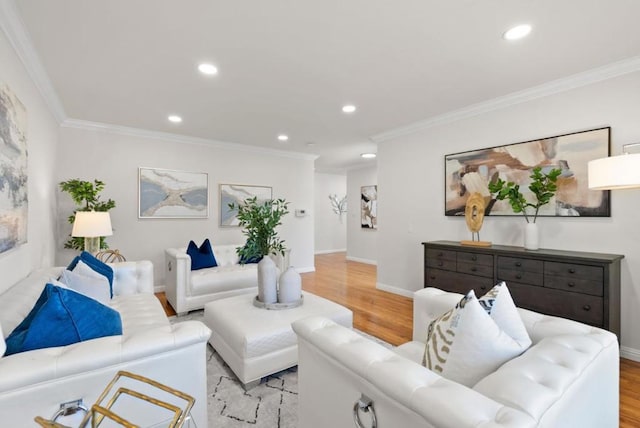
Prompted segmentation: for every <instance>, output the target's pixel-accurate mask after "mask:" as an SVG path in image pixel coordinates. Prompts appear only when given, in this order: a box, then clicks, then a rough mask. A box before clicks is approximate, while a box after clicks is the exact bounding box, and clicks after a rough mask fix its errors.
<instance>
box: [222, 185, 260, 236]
mask: <svg viewBox="0 0 640 428" xmlns="http://www.w3.org/2000/svg"><path fill="white" fill-rule="evenodd" d="M254 196H255V197H256V198H258V202H264V201H268V200H271V199H272V189H271V187H267V186H247V185H242V184H221V185H220V226H229V227H235V226H239V225H240V224H239V222H238V217H237V214H238V210H232V209H231V208H229V204H231V203H233V204H241V203H243V202H244V200H245V199H248V198H253V197H254Z"/></svg>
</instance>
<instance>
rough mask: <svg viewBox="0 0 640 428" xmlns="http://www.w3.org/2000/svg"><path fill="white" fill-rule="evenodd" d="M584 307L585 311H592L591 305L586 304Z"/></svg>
mask: <svg viewBox="0 0 640 428" xmlns="http://www.w3.org/2000/svg"><path fill="white" fill-rule="evenodd" d="M582 309H584V310H585V311H590V310H591V305H584V306H583V307H582Z"/></svg>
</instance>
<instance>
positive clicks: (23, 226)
mask: <svg viewBox="0 0 640 428" xmlns="http://www.w3.org/2000/svg"><path fill="white" fill-rule="evenodd" d="M27 182H28V168H27V110H26V109H25V107H24V105H23V104H22V102H20V100H19V99H18V97H17V96H16V95H15V94H14V93H13V91H12V90H11V89H10V88H9V86H7V85H6V84H0V253H3V252H5V251H8V250H10V249H12V248H14V247H16V246H18V245H22V244H24V243H26V242H27V220H28V213H29V204H28V202H29V198H28V189H29V187H28V183H27Z"/></svg>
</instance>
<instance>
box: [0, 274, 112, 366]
mask: <svg viewBox="0 0 640 428" xmlns="http://www.w3.org/2000/svg"><path fill="white" fill-rule="evenodd" d="M120 334H122V320H121V319H120V314H119V313H118V312H117V311H115V310H113V309H111V308H110V307H108V306H105V305H103V304H102V303H100V302H98V301H96V300H93V299H92V298H90V297H86V296H83V295H82V294H80V293H76V292H75V291H73V290H69V289H65V288H60V287H56V286H54V285H51V284H47V285H46V286H45V287H44V290H43V291H42V294H41V295H40V297H39V298H38V300H37V301H36V304H35V305H34V307H33V309H31V312H29V315H27V317H26V318H25V319H24V320H23V321H22V322H21V323H20V325H18V327H16V328H15V330H13V331H12V332H11V334H10V335H9V337H7V340H6V342H7V352H6V354H5V355H11V354H16V353H18V352H25V351H31V350H33V349H41V348H50V347H54V346H66V345H70V344H72V343H76V342H82V341H84V340H89V339H96V338H98V337H105V336H117V335H120Z"/></svg>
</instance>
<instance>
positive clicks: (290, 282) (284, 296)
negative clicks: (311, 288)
mask: <svg viewBox="0 0 640 428" xmlns="http://www.w3.org/2000/svg"><path fill="white" fill-rule="evenodd" d="M279 289H280V290H279V292H278V302H280V303H291V302H296V301H298V300H300V296H301V294H302V277H300V274H299V273H298V272H297V271H296V270H295V269H294V268H293V266H291V267H289V269H287V270H285V271H284V272H283V273H282V275H280V285H279Z"/></svg>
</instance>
